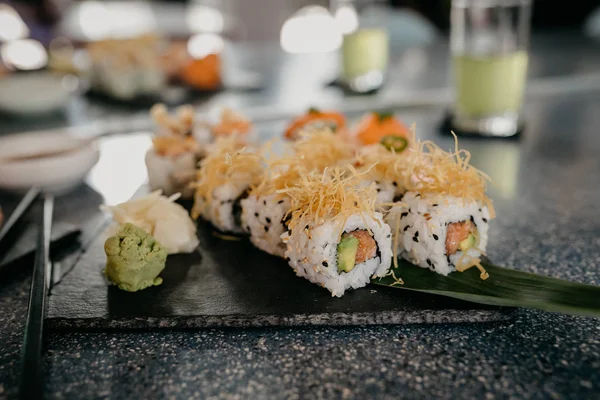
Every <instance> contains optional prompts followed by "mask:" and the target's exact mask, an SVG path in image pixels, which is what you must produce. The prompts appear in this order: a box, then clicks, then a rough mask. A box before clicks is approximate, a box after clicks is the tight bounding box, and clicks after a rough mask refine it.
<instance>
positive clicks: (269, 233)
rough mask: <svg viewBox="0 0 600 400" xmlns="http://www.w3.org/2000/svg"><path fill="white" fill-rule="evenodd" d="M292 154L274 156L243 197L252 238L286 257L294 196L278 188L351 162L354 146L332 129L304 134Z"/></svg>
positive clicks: (292, 146)
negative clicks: (257, 183) (286, 244)
mask: <svg viewBox="0 0 600 400" xmlns="http://www.w3.org/2000/svg"><path fill="white" fill-rule="evenodd" d="M300 135H301V139H300V140H298V141H296V142H294V143H293V144H292V145H291V149H290V151H289V154H288V155H286V156H282V157H279V158H276V159H271V160H270V161H269V163H268V164H269V165H268V167H267V172H266V173H265V176H264V179H263V180H262V182H261V183H260V184H259V185H258V186H256V187H255V188H253V189H252V190H251V191H250V195H249V196H248V197H247V198H245V199H243V200H242V222H243V227H244V229H245V230H246V232H247V233H248V234H249V235H250V241H251V242H252V243H253V244H254V245H255V246H256V247H258V248H259V249H261V250H263V251H266V252H267V253H269V254H273V255H276V256H279V257H284V253H285V245H284V243H283V242H282V240H281V235H282V234H283V233H285V232H286V231H287V222H288V219H286V218H285V216H286V214H287V213H288V211H289V208H290V199H289V197H288V196H287V195H286V194H283V193H277V191H278V190H281V189H285V188H286V187H291V186H293V185H295V184H296V182H298V181H299V180H300V179H301V178H302V176H303V175H304V174H306V173H307V172H310V171H318V172H322V171H323V170H324V169H325V168H327V167H331V166H335V165H338V164H340V163H343V162H350V160H351V159H352V157H353V154H354V153H353V151H354V150H353V148H352V147H351V146H350V145H349V144H347V143H346V142H344V141H343V140H342V139H341V138H340V137H339V136H337V135H334V134H333V133H332V132H331V130H330V129H329V128H322V129H320V130H319V131H316V132H312V133H310V134H308V133H301V134H300Z"/></svg>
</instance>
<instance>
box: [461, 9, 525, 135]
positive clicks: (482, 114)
mask: <svg viewBox="0 0 600 400" xmlns="http://www.w3.org/2000/svg"><path fill="white" fill-rule="evenodd" d="M530 16H531V0H452V9H451V16H450V20H451V32H450V48H451V54H452V70H453V79H454V89H455V97H454V105H453V110H452V111H453V112H452V114H453V117H452V125H453V126H454V127H455V128H456V129H457V130H458V131H461V132H463V133H473V134H480V135H487V136H512V135H515V134H516V133H518V132H519V130H520V129H521V125H522V121H521V107H522V103H523V92H524V89H525V81H526V75H527V59H528V52H527V47H528V42H529V24H530Z"/></svg>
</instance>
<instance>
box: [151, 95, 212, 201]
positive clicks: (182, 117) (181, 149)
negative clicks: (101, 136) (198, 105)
mask: <svg viewBox="0 0 600 400" xmlns="http://www.w3.org/2000/svg"><path fill="white" fill-rule="evenodd" d="M150 115H151V116H152V119H153V120H154V123H155V125H156V134H155V136H154V137H153V138H152V147H151V148H150V149H149V150H148V152H147V153H146V157H145V161H146V168H147V170H148V182H149V185H150V188H151V189H152V190H162V191H163V193H165V195H167V196H170V195H172V194H175V193H181V195H182V197H183V198H191V197H192V196H193V190H192V189H191V188H190V186H189V185H190V183H191V182H192V181H193V179H194V177H195V175H196V165H197V164H198V161H199V160H200V159H201V158H202V157H203V156H204V153H205V146H204V145H203V144H202V143H201V142H200V141H199V140H198V139H197V137H194V133H195V130H197V129H196V128H197V127H196V126H195V125H194V110H193V108H192V107H191V106H189V105H188V106H181V107H179V108H177V109H176V110H175V112H174V113H173V115H170V114H169V112H168V111H167V108H166V107H165V106H164V105H163V104H156V105H154V106H153V107H152V108H151V109H150Z"/></svg>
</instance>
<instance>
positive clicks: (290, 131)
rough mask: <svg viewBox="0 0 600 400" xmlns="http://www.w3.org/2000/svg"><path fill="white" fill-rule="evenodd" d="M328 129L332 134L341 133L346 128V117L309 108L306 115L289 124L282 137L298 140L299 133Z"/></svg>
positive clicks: (335, 112)
mask: <svg viewBox="0 0 600 400" xmlns="http://www.w3.org/2000/svg"><path fill="white" fill-rule="evenodd" d="M324 127H328V128H330V129H331V131H332V132H339V131H343V130H344V129H345V128H346V117H345V116H344V115H343V114H341V113H339V112H337V111H321V110H319V109H317V108H314V107H311V108H309V110H308V111H307V112H306V114H304V115H301V116H299V117H297V118H295V119H294V120H292V121H291V122H290V124H289V125H288V127H287V128H286V130H285V133H284V136H285V138H286V139H288V140H297V139H300V133H301V132H307V131H308V132H310V131H316V130H320V129H323V128H324Z"/></svg>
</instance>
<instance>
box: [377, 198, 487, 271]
mask: <svg viewBox="0 0 600 400" xmlns="http://www.w3.org/2000/svg"><path fill="white" fill-rule="evenodd" d="M489 220H490V212H489V209H488V208H487V206H485V204H482V203H480V202H477V201H466V200H464V199H461V198H458V197H452V196H443V195H423V196H421V195H420V194H419V193H415V192H407V193H406V194H405V195H404V197H403V198H402V205H400V206H395V207H393V208H392V210H391V211H390V213H389V214H388V216H387V222H388V224H389V225H390V226H391V227H392V231H395V232H398V233H397V237H396V238H395V240H394V241H395V243H397V246H398V255H399V256H400V257H402V258H404V259H406V260H408V261H410V262H411V263H413V264H415V265H418V266H420V267H423V268H428V269H430V270H432V271H434V272H437V273H439V274H442V275H448V274H449V273H450V272H453V271H455V270H458V271H460V270H464V269H465V268H467V267H469V266H474V265H475V264H476V263H478V262H479V259H480V257H481V256H482V255H483V254H485V249H486V246H487V242H488V222H489Z"/></svg>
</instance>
